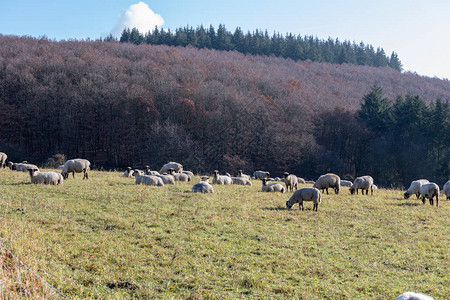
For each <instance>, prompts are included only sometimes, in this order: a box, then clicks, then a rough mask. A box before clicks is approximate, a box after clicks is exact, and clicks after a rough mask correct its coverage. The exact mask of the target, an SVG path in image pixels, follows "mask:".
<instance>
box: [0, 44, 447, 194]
mask: <svg viewBox="0 0 450 300" xmlns="http://www.w3.org/2000/svg"><path fill="white" fill-rule="evenodd" d="M449 99H450V83H449V82H448V80H439V79H436V78H428V77H422V76H418V75H417V74H413V73H408V72H406V73H401V72H399V71H397V70H395V69H393V68H390V67H373V66H367V65H354V64H347V63H344V64H341V65H338V64H332V63H319V62H313V61H311V60H307V61H301V60H300V61H294V60H292V59H289V58H288V59H286V58H282V57H275V56H264V55H249V54H247V55H245V54H243V53H240V52H238V51H219V50H214V49H207V48H203V49H197V48H195V47H190V46H189V47H175V46H167V45H147V44H140V45H135V44H133V43H120V42H118V41H60V42H56V41H51V40H48V39H46V38H41V39H35V38H29V37H14V36H0V107H1V109H0V114H1V116H0V129H1V130H0V151H2V152H5V153H7V154H8V156H9V159H10V160H12V161H21V160H28V161H30V162H33V163H38V164H45V163H46V162H47V161H48V159H49V158H50V157H52V156H53V155H55V154H64V155H65V156H66V157H67V158H76V157H83V158H87V159H89V160H90V161H91V162H92V163H93V165H94V167H96V168H104V169H114V168H115V169H120V168H124V167H127V166H132V167H143V166H145V165H149V166H151V167H152V168H153V169H158V168H159V167H161V166H162V165H163V164H164V163H166V162H168V161H178V162H181V163H182V164H183V165H184V166H185V168H186V169H189V170H192V171H196V172H208V171H212V170H214V169H218V170H220V171H222V172H225V171H228V172H230V173H236V171H237V170H239V169H243V170H244V171H245V172H248V173H250V172H253V171H254V170H257V169H263V170H268V171H269V172H271V174H273V176H279V175H281V174H282V172H284V171H288V172H291V173H295V174H297V175H299V176H301V177H304V178H306V179H315V178H317V177H318V176H319V175H321V174H324V173H326V172H334V173H337V174H339V175H341V177H342V178H346V179H352V178H354V177H356V176H361V175H366V174H370V175H372V176H373V177H374V178H375V181H376V184H378V185H379V186H387V187H391V186H393V187H397V186H405V185H409V183H410V182H411V180H415V179H418V178H427V179H429V180H431V181H434V182H436V183H438V184H441V185H442V184H443V183H444V182H445V181H447V180H448V178H449V177H450V174H449V173H450V151H449V149H450V147H449V145H450V107H449Z"/></svg>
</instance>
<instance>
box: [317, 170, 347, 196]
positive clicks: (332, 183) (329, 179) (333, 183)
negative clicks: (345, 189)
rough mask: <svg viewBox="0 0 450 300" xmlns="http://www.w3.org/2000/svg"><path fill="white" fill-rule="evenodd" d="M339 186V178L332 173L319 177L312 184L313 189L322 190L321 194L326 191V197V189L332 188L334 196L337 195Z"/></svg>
mask: <svg viewBox="0 0 450 300" xmlns="http://www.w3.org/2000/svg"><path fill="white" fill-rule="evenodd" d="M340 186H341V178H340V177H339V176H338V175H336V174H333V173H327V174H325V175H321V176H320V177H319V178H318V179H317V181H316V183H314V185H313V187H315V188H317V189H319V190H322V192H323V191H324V190H326V191H327V195H328V188H331V187H332V188H334V192H335V193H336V194H339V189H340Z"/></svg>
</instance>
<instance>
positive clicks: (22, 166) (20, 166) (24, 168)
mask: <svg viewBox="0 0 450 300" xmlns="http://www.w3.org/2000/svg"><path fill="white" fill-rule="evenodd" d="M8 167H9V168H10V169H11V170H14V171H18V172H28V169H37V170H39V168H38V167H37V166H36V165H33V164H29V163H27V162H21V163H13V162H9V163H8Z"/></svg>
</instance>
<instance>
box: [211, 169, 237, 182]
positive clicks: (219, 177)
mask: <svg viewBox="0 0 450 300" xmlns="http://www.w3.org/2000/svg"><path fill="white" fill-rule="evenodd" d="M212 183H213V184H224V185H229V184H233V180H232V179H231V177H228V176H226V175H219V171H217V170H215V171H214V172H213V180H212Z"/></svg>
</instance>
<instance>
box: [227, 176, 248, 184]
mask: <svg viewBox="0 0 450 300" xmlns="http://www.w3.org/2000/svg"><path fill="white" fill-rule="evenodd" d="M231 181H232V182H233V184H238V185H252V182H251V181H250V179H245V178H243V177H231Z"/></svg>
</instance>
